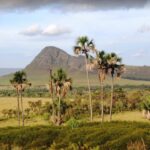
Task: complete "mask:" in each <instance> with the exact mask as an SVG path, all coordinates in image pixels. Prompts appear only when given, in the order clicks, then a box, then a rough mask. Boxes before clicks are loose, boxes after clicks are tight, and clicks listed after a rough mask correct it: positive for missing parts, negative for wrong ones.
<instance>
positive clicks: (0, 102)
mask: <svg viewBox="0 0 150 150" xmlns="http://www.w3.org/2000/svg"><path fill="white" fill-rule="evenodd" d="M38 100H41V101H42V103H43V104H44V103H45V102H48V101H50V99H49V98H26V97H25V98H24V108H28V102H29V101H32V102H33V101H38ZM16 106H17V101H16V98H15V97H5V98H4V97H1V98H0V118H1V119H0V127H7V126H14V127H15V126H17V123H18V122H17V119H15V118H12V119H3V114H2V113H1V112H2V110H3V109H16ZM86 120H88V115H87V116H86V117H85V118H84V120H83V121H86ZM94 121H100V116H95V117H94ZM105 121H109V116H107V115H105ZM113 121H137V122H147V123H150V121H149V120H147V119H144V118H143V117H142V113H141V112H140V111H130V112H129V111H126V112H122V113H116V114H114V115H113ZM25 124H26V126H36V125H50V122H49V121H48V120H45V119H44V118H43V116H33V118H31V119H27V120H26V121H25Z"/></svg>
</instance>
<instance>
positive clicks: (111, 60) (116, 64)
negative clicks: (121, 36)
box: [107, 53, 125, 121]
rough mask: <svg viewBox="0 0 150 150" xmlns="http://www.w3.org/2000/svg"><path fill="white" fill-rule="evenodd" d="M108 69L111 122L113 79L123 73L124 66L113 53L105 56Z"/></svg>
mask: <svg viewBox="0 0 150 150" xmlns="http://www.w3.org/2000/svg"><path fill="white" fill-rule="evenodd" d="M107 62H108V69H109V72H110V75H111V100H110V121H111V120H112V106H113V97H114V79H115V77H120V76H121V74H123V73H124V69H125V67H124V65H123V64H121V62H122V59H121V58H120V57H118V56H117V54H115V53H110V54H108V55H107Z"/></svg>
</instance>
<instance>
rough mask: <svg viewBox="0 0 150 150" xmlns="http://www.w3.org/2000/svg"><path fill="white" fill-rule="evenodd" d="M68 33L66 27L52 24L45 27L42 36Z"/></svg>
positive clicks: (68, 30)
mask: <svg viewBox="0 0 150 150" xmlns="http://www.w3.org/2000/svg"><path fill="white" fill-rule="evenodd" d="M70 32H71V30H70V29H69V28H67V27H63V26H59V25H54V24H52V25H49V26H48V27H46V28H45V29H44V30H43V32H42V34H43V35H48V36H49V35H50V36H51V35H61V34H65V33H70Z"/></svg>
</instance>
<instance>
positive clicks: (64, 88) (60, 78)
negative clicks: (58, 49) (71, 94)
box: [52, 69, 72, 125]
mask: <svg viewBox="0 0 150 150" xmlns="http://www.w3.org/2000/svg"><path fill="white" fill-rule="evenodd" d="M52 80H53V83H54V85H55V94H56V96H57V98H58V121H57V125H60V124H61V100H62V99H63V98H64V97H65V96H66V94H67V92H68V91H69V90H71V89H72V86H71V85H72V80H71V78H67V74H66V73H65V72H64V70H62V69H58V70H57V72H56V73H54V74H53V75H52Z"/></svg>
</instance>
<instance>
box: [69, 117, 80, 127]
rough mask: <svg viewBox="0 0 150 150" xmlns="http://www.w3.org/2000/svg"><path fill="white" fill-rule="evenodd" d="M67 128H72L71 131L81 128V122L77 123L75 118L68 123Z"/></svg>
mask: <svg viewBox="0 0 150 150" xmlns="http://www.w3.org/2000/svg"><path fill="white" fill-rule="evenodd" d="M67 126H68V127H70V128H71V129H73V128H78V127H79V121H77V120H76V119H75V118H71V119H70V120H69V121H68V122H67Z"/></svg>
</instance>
